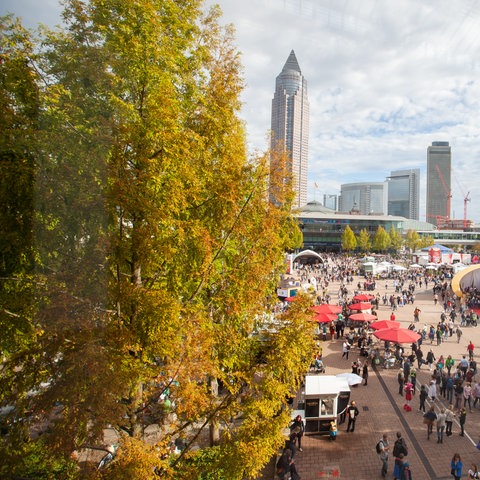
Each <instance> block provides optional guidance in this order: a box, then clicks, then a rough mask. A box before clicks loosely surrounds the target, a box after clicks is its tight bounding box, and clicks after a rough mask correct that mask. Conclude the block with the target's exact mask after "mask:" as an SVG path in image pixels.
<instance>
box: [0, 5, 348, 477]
mask: <svg viewBox="0 0 480 480" xmlns="http://www.w3.org/2000/svg"><path fill="white" fill-rule="evenodd" d="M64 20H65V24H66V29H63V30H59V31H54V32H47V33H46V34H45V35H44V37H43V39H42V44H43V45H44V50H43V51H42V52H41V56H40V58H39V59H38V61H37V62H35V69H34V70H35V71H38V72H40V75H39V77H38V78H36V79H35V80H36V86H37V87H38V89H39V95H40V103H41V105H42V108H41V110H40V118H39V125H40V127H39V129H38V132H36V134H35V142H38V148H37V153H36V157H35V160H36V165H37V173H36V177H35V179H36V189H37V195H36V197H35V200H36V201H35V209H34V210H35V211H34V213H35V219H36V226H35V231H36V232H37V236H36V242H37V245H36V247H37V251H38V253H37V257H36V269H35V277H34V280H35V282H36V284H38V285H41V288H39V289H37V291H36V293H35V296H34V308H32V309H31V311H29V312H28V315H27V314H25V315H24V316H25V322H26V324H27V326H28V328H29V330H30V331H31V332H34V333H35V336H34V335H32V340H31V341H29V342H26V343H25V344H22V343H21V342H20V337H19V336H18V335H17V336H12V338H13V340H12V342H13V347H12V348H11V352H12V353H11V354H10V352H7V355H6V360H5V364H4V371H5V372H6V373H7V374H6V375H4V377H3V378H2V380H1V381H2V392H4V393H3V400H4V401H5V402H14V403H15V405H16V408H17V409H19V410H22V409H24V408H27V407H28V409H29V411H31V412H32V414H33V418H41V417H42V416H43V417H45V419H47V418H48V421H49V428H48V432H45V434H44V435H43V436H42V437H43V439H44V445H45V451H46V452H60V453H63V454H65V455H69V454H70V453H71V452H72V451H74V450H77V451H78V450H80V451H81V450H82V448H85V447H87V446H89V445H92V444H98V443H101V442H102V441H103V431H104V428H105V426H107V425H111V426H114V427H116V428H117V430H118V431H119V432H122V433H121V434H122V435H123V437H124V438H125V440H123V441H122V449H121V454H120V455H119V457H118V461H117V462H114V464H113V465H112V467H111V468H110V469H108V470H107V471H106V472H105V474H104V477H105V478H116V479H120V478H135V475H137V474H135V475H133V476H132V472H138V475H140V476H138V475H137V478H146V477H144V476H143V475H144V474H143V473H140V472H153V467H155V468H156V469H157V471H161V472H162V475H163V478H197V477H199V475H200V472H202V474H204V475H210V476H211V478H216V479H221V478H229V479H235V478H252V477H254V476H255V475H256V473H257V472H258V471H259V469H260V468H261V467H262V466H263V465H264V464H265V463H266V461H267V460H268V459H269V458H270V457H271V455H272V454H273V453H274V452H275V451H276V449H277V448H278V446H279V445H281V443H282V441H283V438H282V429H283V428H284V427H285V425H286V424H287V423H288V420H289V418H288V417H289V415H288V409H287V408H286V399H287V398H288V396H290V395H291V394H292V392H294V391H295V390H296V389H297V388H298V386H299V385H300V381H301V378H302V375H303V373H304V372H305V370H306V368H307V367H308V364H309V361H310V353H311V350H312V348H313V344H312V335H311V333H312V326H311V322H309V314H308V299H305V300H304V301H299V302H296V303H295V305H293V306H292V308H291V309H290V310H289V312H287V313H285V314H284V315H282V316H281V317H279V318H278V319H277V321H276V327H275V329H274V330H273V331H272V329H271V328H269V329H267V328H266V327H267V325H264V322H266V321H267V320H269V319H270V311H269V308H268V298H269V297H272V296H274V295H275V286H276V282H277V279H278V276H279V274H280V273H281V272H282V269H283V256H284V252H285V250H286V249H289V248H294V247H296V244H295V242H296V239H298V238H299V235H300V234H299V231H298V227H297V225H296V223H295V222H294V220H293V218H292V213H291V207H292V202H293V198H294V194H293V191H292V189H291V182H288V181H285V178H284V177H282V176H281V175H279V178H278V179H277V180H278V188H277V189H276V190H275V191H276V200H277V201H276V202H275V204H273V203H270V202H269V201H268V195H267V185H268V181H269V176H270V172H269V167H268V164H269V162H268V155H260V156H256V157H254V158H249V157H248V156H247V152H246V146H245V131H244V125H243V123H242V121H241V120H240V119H239V116H238V113H239V110H240V93H241V91H242V88H243V82H242V79H241V65H240V62H239V54H238V52H237V50H236V48H235V46H234V43H233V32H232V30H231V28H230V27H227V28H223V27H221V25H220V23H219V11H218V10H217V9H216V8H214V9H212V10H211V11H209V12H207V13H203V11H202V2H201V1H200V0H167V1H165V0H162V1H160V0H138V1H136V2H124V1H121V0H107V1H100V0H92V1H90V2H80V1H77V0H67V1H66V2H65V10H64ZM26 65H28V66H29V67H30V68H31V67H32V65H33V63H32V62H26ZM26 73H28V72H24V76H26ZM12 88H13V86H10V87H9V90H12ZM35 114H37V111H36V112H35ZM28 118H30V117H28ZM32 118H34V117H33V114H32ZM31 145H32V143H29V146H31ZM32 210H33V209H32V208H31V207H29V208H27V211H28V212H29V213H30V214H31V215H33V211H32ZM352 235H353V233H352ZM292 239H293V240H292ZM12 313H13V315H14V318H17V317H16V316H15V315H20V314H19V313H18V311H17V310H13V312H12ZM13 352H15V353H14V354H13ZM32 390H34V391H35V392H36V393H35V395H34V396H30V397H28V398H27V396H26V392H28V391H32ZM166 398H167V399H168V403H167V402H166V401H165V399H166ZM54 406H56V407H55V408H54ZM52 415H54V416H53V417H52ZM152 424H153V425H157V426H158V434H157V438H156V445H155V448H152V449H142V445H143V440H142V438H143V432H144V429H145V428H146V427H147V426H148V425H152ZM204 430H209V431H210V439H211V446H210V447H209V448H204V449H203V450H201V451H196V450H194V449H192V447H193V446H194V445H196V444H198V437H199V436H200V435H202V432H203V431H204ZM179 435H182V436H183V437H184V438H185V439H186V442H187V448H186V449H185V450H184V452H183V453H182V454H181V455H180V456H179V457H176V458H175V459H173V458H171V457H170V456H169V455H167V452H168V451H169V444H170V443H171V441H172V440H173V439H174V438H176V437H177V436H179ZM140 451H141V452H142V454H141V455H139V454H138V452H140ZM195 452H197V453H195ZM52 455H53V453H52ZM145 456H146V457H145ZM142 469H143V470H142ZM152 475H153V473H152Z"/></svg>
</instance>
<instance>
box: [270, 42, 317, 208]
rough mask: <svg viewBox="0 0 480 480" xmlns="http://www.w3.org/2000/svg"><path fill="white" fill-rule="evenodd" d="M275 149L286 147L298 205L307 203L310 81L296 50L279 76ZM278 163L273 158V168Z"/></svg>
mask: <svg viewBox="0 0 480 480" xmlns="http://www.w3.org/2000/svg"><path fill="white" fill-rule="evenodd" d="M271 130H272V142H271V148H272V150H276V149H277V148H278V147H279V146H282V147H283V148H285V150H286V151H287V152H288V154H289V156H290V160H291V162H290V166H291V169H292V174H293V178H294V181H295V189H296V192H297V196H296V205H295V206H296V207H301V206H303V205H305V204H306V203H307V187H308V184H307V182H308V135H309V103H308V97H307V81H306V80H305V78H304V77H303V75H302V72H301V71H300V67H299V65H298V62H297V58H296V56H295V53H294V51H293V50H292V51H291V53H290V55H289V57H288V59H287V62H286V63H285V65H284V67H283V69H282V72H281V73H280V75H278V77H277V78H276V80H275V94H274V97H273V100H272V127H271ZM275 168H276V165H275V163H274V161H272V164H271V169H272V170H273V169H275Z"/></svg>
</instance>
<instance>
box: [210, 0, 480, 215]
mask: <svg viewBox="0 0 480 480" xmlns="http://www.w3.org/2000/svg"><path fill="white" fill-rule="evenodd" d="M218 3H219V4H220V7H221V8H222V10H223V12H224V17H225V21H226V22H232V23H234V24H235V25H236V29H237V40H238V45H239V49H240V50H241V51H242V53H243V63H244V65H245V75H246V81H247V89H246V91H245V93H244V100H245V103H246V104H245V108H244V111H243V115H244V117H245V119H246V121H247V125H248V133H249V141H250V143H251V145H252V146H255V147H257V148H266V147H267V141H266V133H267V132H268V129H269V128H270V102H271V99H272V96H273V91H274V84H275V77H276V76H277V75H278V74H279V73H280V71H281V69H282V67H283V64H284V63H285V61H286V59H287V57H288V54H289V53H290V50H292V49H294V50H295V53H296V55H297V59H298V62H299V64H300V68H301V69H302V73H303V74H304V75H305V77H306V79H307V81H308V90H309V99H310V149H309V157H310V161H309V185H311V186H312V188H311V190H310V193H311V197H313V195H314V192H313V183H314V182H317V183H318V184H319V185H320V186H321V187H320V190H319V192H318V193H317V194H316V195H317V199H320V195H321V194H323V193H337V192H338V191H339V187H340V184H342V183H349V182H353V181H367V180H372V181H383V180H384V179H385V177H386V176H387V175H389V173H390V171H391V170H394V169H398V168H420V169H421V171H422V177H423V178H422V197H421V203H422V205H423V214H424V212H425V210H424V208H425V207H424V206H425V175H426V152H427V147H428V146H429V145H431V142H432V141H437V140H442V141H449V142H450V144H451V145H452V159H453V160H452V166H453V168H452V169H453V171H454V175H453V178H452V194H453V198H452V212H455V215H456V216H457V217H459V218H461V217H462V216H463V196H464V195H465V194H466V192H467V191H470V192H471V193H470V195H471V197H472V202H471V203H470V204H469V217H470V218H472V219H474V220H476V221H480V218H479V212H478V205H479V204H480V193H476V192H475V191H474V190H475V189H474V187H475V185H476V184H478V181H479V180H480V170H479V169H478V168H477V165H478V162H479V160H480V138H479V125H478V118H479V114H478V112H479V107H480V82H479V81H478V80H477V79H478V78H479V73H480V63H479V59H480V4H478V2H475V1H474V0H457V1H455V2H451V1H449V0H424V1H422V2H418V1H415V0H398V1H396V2H395V3H393V2H380V1H378V0H362V1H361V2H359V1H356V0H344V1H342V2H339V1H337V0H283V1H280V0H243V1H242V2H238V0H219V1H218ZM259 59H261V63H260V62H259ZM457 179H458V181H457ZM460 184H461V185H462V189H460V186H459V185H460ZM423 218H424V217H423Z"/></svg>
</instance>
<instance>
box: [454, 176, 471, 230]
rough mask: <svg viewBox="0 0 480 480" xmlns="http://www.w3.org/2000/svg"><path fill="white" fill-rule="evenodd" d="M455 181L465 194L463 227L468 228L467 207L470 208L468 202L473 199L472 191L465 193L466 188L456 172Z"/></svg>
mask: <svg viewBox="0 0 480 480" xmlns="http://www.w3.org/2000/svg"><path fill="white" fill-rule="evenodd" d="M454 177H455V181H456V182H457V185H458V188H459V189H460V191H461V192H462V195H463V229H465V228H467V224H468V222H467V209H468V202H470V201H471V198H470V192H467V194H466V195H465V188H464V187H463V186H462V184H461V183H460V181H459V180H458V178H457V176H456V175H455V174H454Z"/></svg>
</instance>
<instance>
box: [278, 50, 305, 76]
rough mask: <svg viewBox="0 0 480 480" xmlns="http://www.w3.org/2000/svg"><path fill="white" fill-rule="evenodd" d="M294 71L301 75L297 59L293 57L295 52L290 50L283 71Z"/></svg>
mask: <svg viewBox="0 0 480 480" xmlns="http://www.w3.org/2000/svg"><path fill="white" fill-rule="evenodd" d="M285 70H295V71H296V72H298V73H302V71H301V70H300V66H299V65H298V61H297V57H296V56H295V52H294V51H293V50H292V51H291V52H290V55H289V56H288V58H287V61H286V62H285V65H284V66H283V70H282V71H285Z"/></svg>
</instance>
